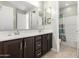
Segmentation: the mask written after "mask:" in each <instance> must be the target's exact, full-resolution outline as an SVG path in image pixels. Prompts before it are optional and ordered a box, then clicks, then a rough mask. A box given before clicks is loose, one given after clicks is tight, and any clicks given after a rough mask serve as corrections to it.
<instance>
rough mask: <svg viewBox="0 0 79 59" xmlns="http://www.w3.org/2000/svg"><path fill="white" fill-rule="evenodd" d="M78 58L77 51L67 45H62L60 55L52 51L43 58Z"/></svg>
mask: <svg viewBox="0 0 79 59" xmlns="http://www.w3.org/2000/svg"><path fill="white" fill-rule="evenodd" d="M76 57H77V54H76V49H75V48H72V47H69V46H66V45H62V46H61V49H60V52H58V53H56V52H54V51H52V50H51V51H49V52H48V53H47V54H45V55H44V56H42V58H76Z"/></svg>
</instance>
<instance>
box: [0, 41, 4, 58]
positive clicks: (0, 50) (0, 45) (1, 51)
mask: <svg viewBox="0 0 79 59" xmlns="http://www.w3.org/2000/svg"><path fill="white" fill-rule="evenodd" d="M2 57H3V43H2V42H0V58H2Z"/></svg>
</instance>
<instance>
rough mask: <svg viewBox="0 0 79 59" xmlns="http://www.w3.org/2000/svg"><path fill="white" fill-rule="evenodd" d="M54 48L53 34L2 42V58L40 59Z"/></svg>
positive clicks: (0, 47)
mask: <svg viewBox="0 0 79 59" xmlns="http://www.w3.org/2000/svg"><path fill="white" fill-rule="evenodd" d="M51 48H52V33H49V34H43V35H38V36H32V37H26V38H18V39H14V40H8V41H3V42H0V58H3V57H4V58H39V57H41V56H42V55H44V54H45V53H47V52H48V51H49V50H50V49H51Z"/></svg>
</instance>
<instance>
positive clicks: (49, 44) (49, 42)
mask: <svg viewBox="0 0 79 59" xmlns="http://www.w3.org/2000/svg"><path fill="white" fill-rule="evenodd" d="M47 42H48V44H47V48H48V51H49V50H50V49H51V48H52V34H51V33H49V34H48V35H47Z"/></svg>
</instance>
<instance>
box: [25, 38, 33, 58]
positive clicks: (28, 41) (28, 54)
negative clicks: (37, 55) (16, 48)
mask: <svg viewBox="0 0 79 59" xmlns="http://www.w3.org/2000/svg"><path fill="white" fill-rule="evenodd" d="M24 57H25V58H33V57H34V37H28V38H25V39H24Z"/></svg>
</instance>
